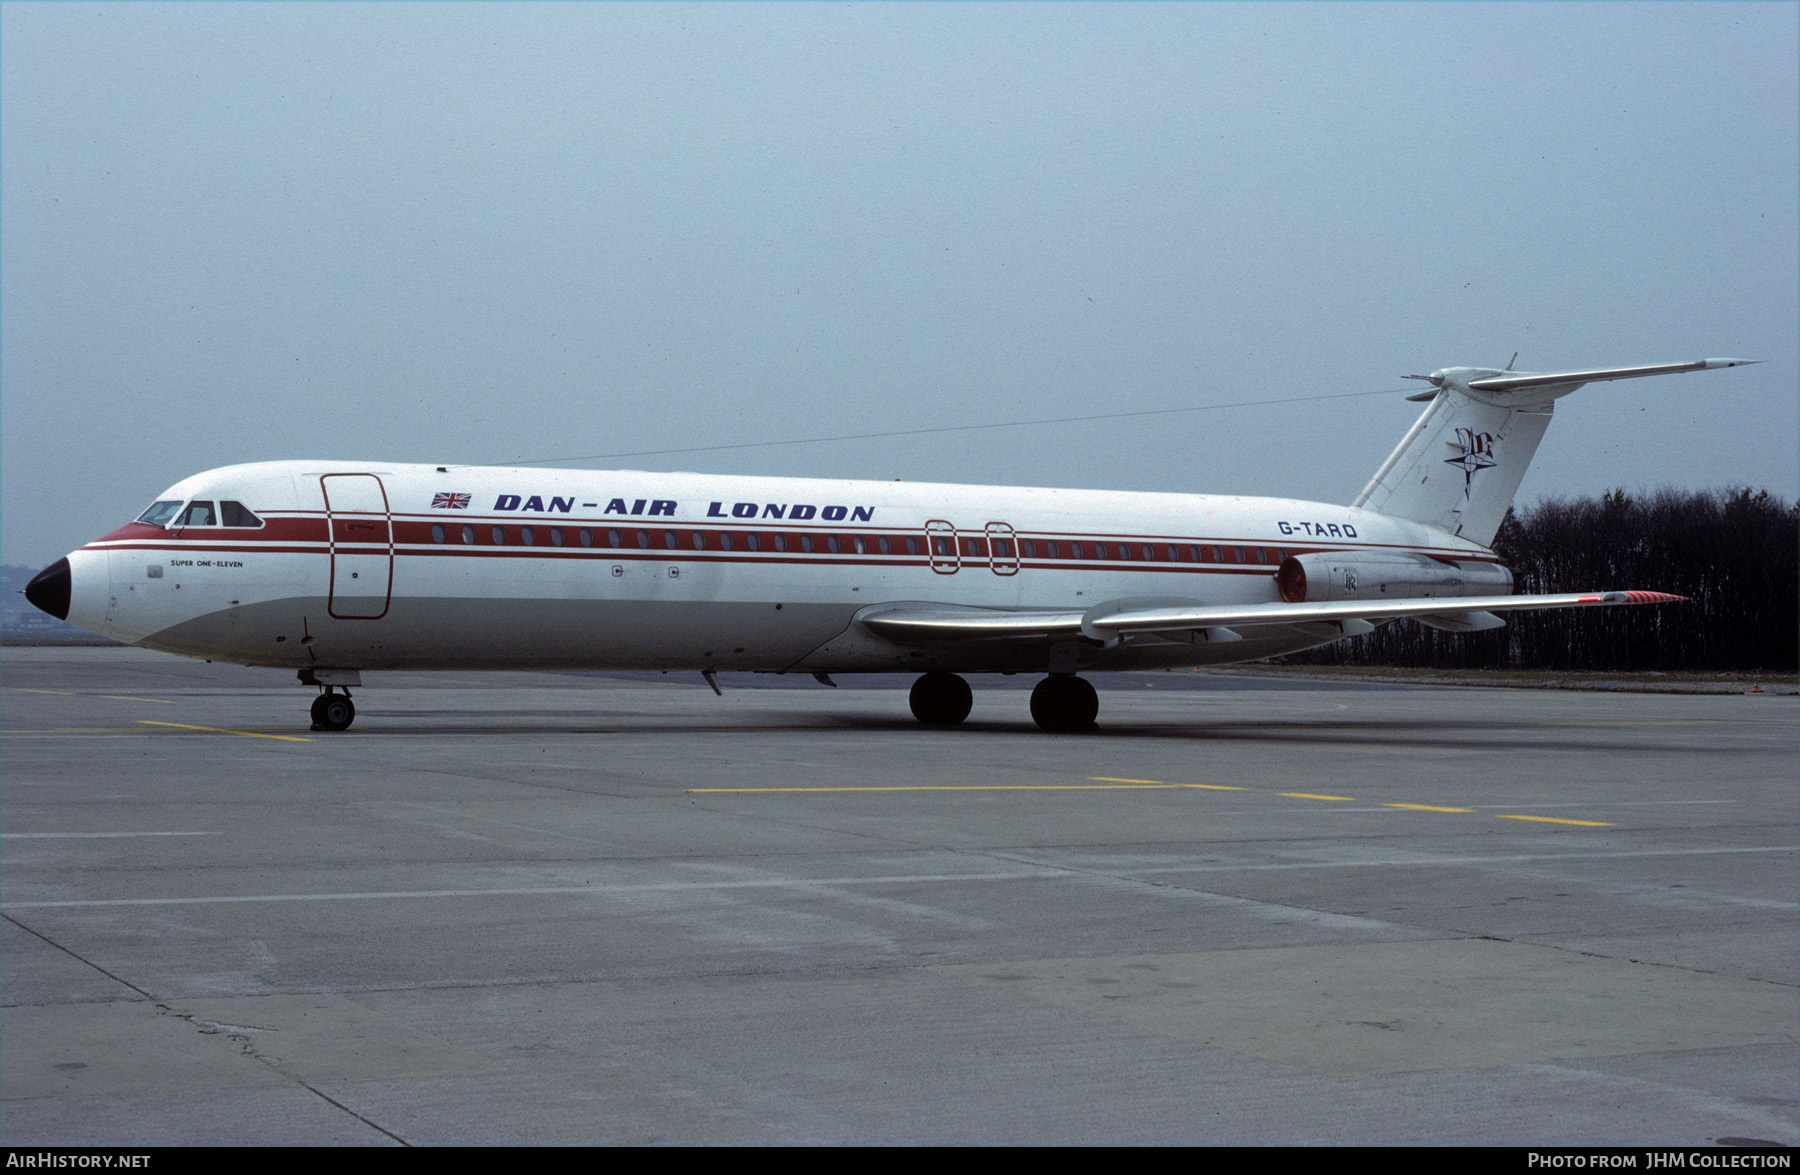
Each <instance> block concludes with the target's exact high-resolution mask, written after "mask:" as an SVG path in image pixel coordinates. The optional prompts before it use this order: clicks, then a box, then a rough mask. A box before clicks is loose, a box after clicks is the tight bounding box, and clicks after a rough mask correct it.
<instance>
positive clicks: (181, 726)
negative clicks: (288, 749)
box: [137, 718, 312, 743]
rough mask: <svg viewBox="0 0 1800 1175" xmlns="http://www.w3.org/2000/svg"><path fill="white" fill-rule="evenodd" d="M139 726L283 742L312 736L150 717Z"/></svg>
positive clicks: (306, 739) (140, 719)
mask: <svg viewBox="0 0 1800 1175" xmlns="http://www.w3.org/2000/svg"><path fill="white" fill-rule="evenodd" d="M137 724H138V725H139V726H173V727H175V728H177V729H178V730H203V731H205V732H206V733H208V734H241V735H243V736H244V737H245V738H278V739H280V740H282V741H283V742H290V743H309V742H311V741H312V740H311V739H310V738H301V737H300V736H299V735H297V734H258V733H257V732H256V731H254V730H227V729H225V728H224V727H222V726H190V725H188V724H187V723H185V722H152V721H150V719H148V718H139V719H138V720H137Z"/></svg>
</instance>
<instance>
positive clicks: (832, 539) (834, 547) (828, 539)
mask: <svg viewBox="0 0 1800 1175" xmlns="http://www.w3.org/2000/svg"><path fill="white" fill-rule="evenodd" d="M825 549H826V550H828V551H830V552H831V553H832V554H833V555H835V554H837V553H838V537H837V536H836V535H834V534H832V535H826V536H825Z"/></svg>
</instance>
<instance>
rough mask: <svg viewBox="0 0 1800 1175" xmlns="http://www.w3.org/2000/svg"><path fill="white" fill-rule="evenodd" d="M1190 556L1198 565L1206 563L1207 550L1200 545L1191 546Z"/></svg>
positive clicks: (1189, 548) (1189, 549)
mask: <svg viewBox="0 0 1800 1175" xmlns="http://www.w3.org/2000/svg"><path fill="white" fill-rule="evenodd" d="M1188 554H1189V555H1191V556H1192V557H1193V560H1194V562H1196V563H1204V562H1206V548H1204V547H1201V546H1199V545H1193V546H1189V547H1188Z"/></svg>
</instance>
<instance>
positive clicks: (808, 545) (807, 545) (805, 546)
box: [800, 534, 813, 555]
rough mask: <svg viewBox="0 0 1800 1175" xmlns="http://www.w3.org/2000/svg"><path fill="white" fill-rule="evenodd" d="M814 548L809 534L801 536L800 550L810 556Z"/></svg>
mask: <svg viewBox="0 0 1800 1175" xmlns="http://www.w3.org/2000/svg"><path fill="white" fill-rule="evenodd" d="M812 547H813V544H812V536H811V535H809V534H803V535H801V536H800V549H801V550H802V551H805V552H806V553H807V554H809V555H810V554H812Z"/></svg>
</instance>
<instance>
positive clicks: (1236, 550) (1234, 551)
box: [1231, 547, 1250, 563]
mask: <svg viewBox="0 0 1800 1175" xmlns="http://www.w3.org/2000/svg"><path fill="white" fill-rule="evenodd" d="M1231 553H1232V554H1234V555H1236V556H1237V561H1238V562H1239V563H1248V562H1250V560H1249V559H1247V558H1245V557H1244V548H1242V547H1233V548H1231Z"/></svg>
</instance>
